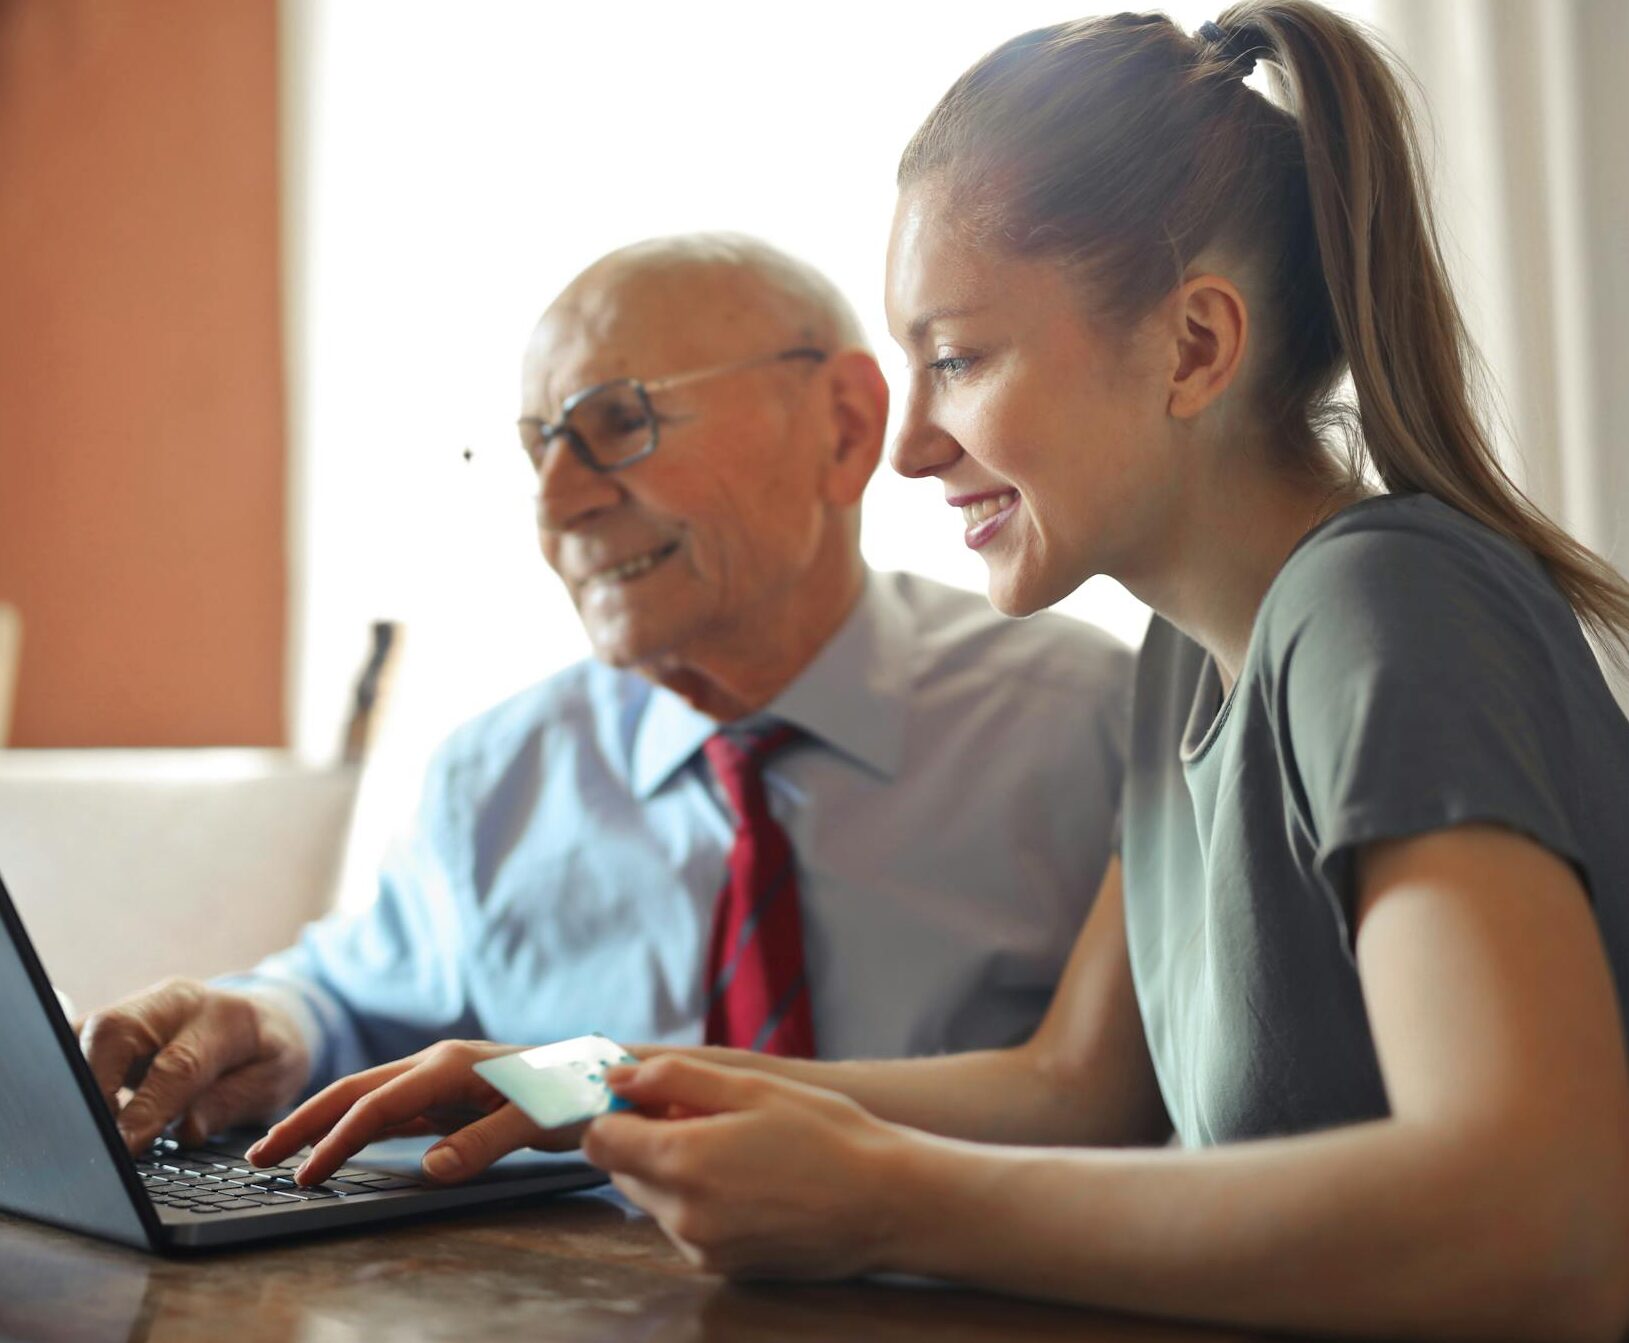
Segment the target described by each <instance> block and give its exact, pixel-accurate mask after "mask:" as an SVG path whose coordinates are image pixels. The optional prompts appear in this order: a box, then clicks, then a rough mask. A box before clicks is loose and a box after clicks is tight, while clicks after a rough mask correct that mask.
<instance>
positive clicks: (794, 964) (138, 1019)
mask: <svg viewBox="0 0 1629 1343" xmlns="http://www.w3.org/2000/svg"><path fill="white" fill-rule="evenodd" d="M887 403H888V397H887V388H886V385H885V383H884V381H883V378H882V375H881V373H880V372H879V370H878V368H877V364H876V361H875V360H874V359H873V357H872V356H871V355H870V353H868V352H867V351H866V349H865V348H864V344H863V339H862V336H861V333H860V328H859V325H858V323H857V322H856V320H855V318H854V316H853V314H852V312H851V311H850V309H849V308H848V306H847V305H846V304H845V303H844V301H843V300H842V299H841V297H840V296H839V295H838V294H837V293H836V291H835V290H834V289H833V288H832V286H831V285H830V284H829V283H828V282H827V281H826V280H825V279H824V278H823V277H821V276H820V275H819V274H817V273H816V272H814V271H813V270H811V269H810V268H809V267H807V266H805V265H803V264H802V263H800V262H797V261H794V260H793V259H791V258H789V257H787V256H784V255H782V254H781V253H779V252H777V251H775V250H773V249H771V248H769V247H767V246H765V245H764V244H761V243H758V242H755V241H752V240H749V239H745V238H739V237H733V236H704V237H689V238H679V239H667V240H660V241H655V242H649V243H645V244H641V245H638V246H634V247H630V248H627V249H625V250H622V251H619V252H616V253H613V254H612V255H610V256H608V257H606V258H604V259H603V260H601V261H599V262H597V263H596V264H595V265H593V266H591V267H590V268H589V269H588V270H587V271H586V272H585V273H584V274H582V275H581V276H580V277H579V278H578V279H577V280H575V281H574V282H573V283H572V284H571V285H570V286H569V287H568V288H567V289H566V291H565V292H564V293H563V294H561V296H560V297H559V298H558V299H557V300H556V301H555V302H554V304H553V305H552V306H551V307H550V308H549V310H548V311H547V313H546V314H545V315H544V317H543V319H542V321H541V323H540V324H539V326H538V327H537V330H536V333H535V335H534V336H533V338H532V341H531V344H530V346H529V348H528V350H527V353H526V358H525V362H524V372H523V410H524V416H523V418H522V419H521V421H520V428H521V438H522V441H523V443H524V446H525V448H526V451H527V452H528V454H529V455H530V457H531V460H532V463H533V465H534V466H535V467H536V470H537V478H538V504H537V521H538V530H539V533H540V536H541V539H542V548H543V553H544V556H545V557H546V559H547V560H548V562H549V564H550V565H551V566H552V567H553V568H554V570H555V571H556V572H557V573H558V574H559V575H560V577H561V579H562V580H563V581H564V582H565V584H566V586H567V588H568V589H569V590H570V593H571V595H572V598H573V601H574V602H575V604H576V607H577V610H578V612H579V614H580V616H581V618H582V621H583V624H584V626H585V628H586V629H587V631H588V633H589V635H590V638H591V640H592V643H593V648H594V652H595V655H596V656H595V658H594V659H593V660H591V661H589V662H585V663H583V664H581V665H578V666H575V667H572V668H570V669H568V670H567V671H565V672H562V673H560V674H559V675H557V676H554V677H552V678H551V679H549V680H547V681H545V682H543V683H542V684H540V685H538V686H536V687H535V688H533V689H532V690H530V691H527V692H526V693H524V694H521V695H519V696H518V697H516V698H514V699H512V700H510V701H508V702H507V703H504V704H501V705H499V706H498V707H497V708H495V709H493V710H491V711H489V712H488V713H486V714H484V715H483V716H481V717H480V718H478V719H476V720H475V721H473V722H471V723H469V724H467V725H465V726H464V727H463V728H462V729H461V730H460V731H458V732H457V733H456V734H455V735H454V736H453V737H452V738H451V740H450V742H449V743H448V744H447V745H446V746H445V747H444V748H443V749H442V751H441V752H440V754H439V756H438V758H437V760H436V761H435V763H434V765H433V766H432V768H431V770H430V773H429V776H428V782H427V786H426V789H425V796H424V799H423V803H422V810H421V813H420V815H419V817H418V820H417V823H416V826H415V829H414V832H413V834H412V838H411V841H410V842H409V843H408V844H406V845H405V846H404V847H403V849H402V851H401V852H400V853H398V854H397V855H396V856H395V857H394V858H393V859H392V860H391V861H390V862H389V863H388V864H387V866H386V868H385V870H384V872H383V874H382V877H381V881H380V888H379V894H378V898H377V900H376V902H375V903H374V904H373V906H372V907H371V908H370V909H368V910H367V911H365V912H363V913H360V914H358V915H354V916H348V917H334V918H330V919H328V920H326V921H323V922H320V923H317V924H314V925H312V926H311V927H310V928H308V929H307V931H306V932H305V934H304V935H303V937H302V939H301V941H300V942H299V944H298V945H297V946H295V947H293V948H291V949H290V950H288V951H285V952H282V953H279V954H277V955H274V956H272V957H270V958H269V959H268V960H266V961H265V962H263V963H262V964H261V965H260V966H259V967H257V969H256V970H255V971H253V972H252V973H250V974H248V975H243V976H238V977H235V978H234V979H231V980H228V981H223V982H219V983H216V984H213V985H204V984H199V983H193V982H187V981H182V982H171V983H168V984H165V985H161V986H159V987H157V988H155V989H152V990H150V991H148V992H146V993H144V994H140V995H137V996H136V997H134V998H132V999H128V1000H126V1001H125V1002H123V1003H120V1004H118V1005H116V1006H114V1007H112V1008H109V1009H106V1010H104V1011H102V1012H100V1013H97V1014H96V1015H94V1016H93V1017H92V1018H91V1019H90V1020H89V1021H88V1022H87V1023H86V1024H85V1026H84V1029H83V1044H84V1047H85V1050H86V1053H87V1055H88V1056H89V1058H90V1061H91V1065H92V1069H93V1071H94V1072H95V1074H96V1077H97V1080H98V1082H99V1084H100V1086H101V1088H102V1090H103V1091H104V1093H105V1094H106V1096H107V1098H108V1100H109V1103H110V1104H112V1105H114V1106H115V1108H116V1109H117V1107H118V1098H119V1095H120V1091H121V1088H122V1087H124V1086H126V1085H128V1084H130V1083H132V1082H137V1083H138V1085H137V1086H136V1089H135V1091H134V1094H133V1096H132V1097H131V1098H130V1099H129V1100H128V1101H127V1103H126V1104H125V1105H124V1108H123V1110H122V1112H121V1113H120V1114H119V1124H120V1128H121V1130H122V1131H123V1133H124V1135H125V1137H126V1139H127V1141H129V1143H130V1144H131V1145H132V1147H133V1148H139V1147H141V1146H143V1145H145V1144H147V1143H148V1142H150V1141H151V1140H152V1139H153V1138H154V1137H155V1136H157V1135H158V1134H159V1132H160V1131H161V1130H162V1129H163V1128H164V1127H165V1126H166V1125H168V1124H169V1123H171V1122H172V1121H174V1120H176V1119H178V1118H179V1119H181V1120H182V1124H181V1136H182V1137H183V1139H185V1140H187V1141H195V1140H197V1139H198V1138H199V1137H201V1136H202V1135H203V1134H205V1133H207V1132H211V1131H214V1130H217V1129H220V1128H224V1127H227V1126H229V1125H231V1124H234V1123H238V1122H244V1121H252V1120H262V1119H265V1118H267V1117H269V1116H271V1115H273V1114H274V1113H276V1112H278V1111H280V1110H281V1109H283V1108H285V1107H287V1106H288V1105H289V1104H290V1103H291V1102H293V1101H294V1100H295V1099H296V1098H298V1097H299V1096H300V1095H302V1094H304V1093H308V1092H310V1091H312V1090H314V1089H315V1088H317V1087H318V1086H321V1085H323V1084H325V1083H327V1082H328V1081H330V1080H331V1079H334V1078H336V1077H338V1076H340V1075H342V1074H346V1073H351V1072H354V1071H356V1070H358V1069H361V1068H364V1067H367V1066H369V1065H376V1064H380V1063H382V1062H383V1061H385V1060H390V1059H395V1058H397V1057H398V1056H401V1055H405V1054H408V1053H410V1052H412V1051H414V1050H417V1049H421V1048H423V1047H425V1046H426V1045H428V1044H430V1043H431V1042H434V1041H437V1040H440V1039H443V1038H445V1037H455V1036H462V1037H482V1038H486V1039H490V1040H495V1041H508V1042H543V1041H547V1040H551V1039H558V1038H561V1037H565V1036H570V1035H576V1034H581V1033H585V1032H588V1031H591V1030H600V1031H604V1032H606V1033H607V1034H610V1035H612V1036H613V1037H615V1038H618V1039H623V1040H642V1041H651V1042H669V1043H694V1042H697V1041H702V1040H706V1041H709V1042H715V1043H723V1044H733V1045H740V1046H745V1047H749V1048H757V1049H761V1050H768V1051H774V1052H780V1053H787V1054H812V1053H815V1052H818V1053H820V1054H821V1055H824V1056H827V1057H855V1056H897V1055H905V1054H920V1053H932V1052H938V1051H946V1050H964V1049H972V1048H980V1047H987V1046H996V1045H1001V1044H1006V1043H1011V1042H1014V1041H1017V1040H1019V1039H1022V1038H1024V1037H1026V1036H1027V1035H1028V1034H1029V1033H1030V1032H1031V1030H1032V1029H1033V1028H1034V1026H1035V1025H1036V1023H1037V1021H1038V1019H1039V1017H1040V1014H1041V1012H1042V1010H1043V1009H1044V1008H1045V1006H1046V1003H1047V1002H1048V1000H1049V998H1050V995H1051V992H1052V988H1053V985H1054V983H1055V981H1056V980H1057V978H1058V976H1059V974H1060V972H1061V971H1062V968H1063V963H1064V958H1065V956H1066V955H1067V953H1068V949H1069V947H1070V946H1071V945H1072V943H1073V940H1074V936H1075V933H1076V931H1077V929H1078V928H1079V926H1080V924H1081V922H1082V921H1083V919H1084V917H1085V915H1086V912H1087V904H1088V901H1089V899H1090V893H1091V892H1093V891H1094V890H1095V889H1096V887H1097V884H1098V879H1099V876H1100V875H1101V873H1102V870H1103V868H1104V866H1105V864H1106V862H1107V858H1108V852H1109V847H1110V833H1111V828H1112V825H1113V821H1114V816H1115V808H1116V796H1117V792H1118V787H1119V781H1120V774H1121V765H1122V751H1123V744H1122V733H1123V726H1124V722H1125V719H1126V715H1127V710H1128V705H1127V699H1128V695H1129V669H1130V668H1129V663H1130V658H1129V655H1128V654H1127V653H1126V651H1125V650H1124V649H1122V648H1120V647H1119V646H1118V645H1115V644H1114V643H1112V642H1111V641H1110V640H1108V639H1107V638H1105V637H1104V636H1102V635H1100V634H1098V633H1096V632H1095V631H1093V630H1091V629H1089V628H1087V627H1085V626H1082V625H1078V624H1076V623H1074V622H1072V621H1069V620H1066V619H1063V618H1060V617H1056V616H1047V615H1042V616H1038V617H1036V618H1035V619H1033V620H1029V621H1025V622H1022V623H1018V622H1006V621H1003V620H1002V619H1000V618H999V617H997V616H995V615H993V614H992V613H991V612H990V610H989V608H988V607H987V605H986V604H985V602H984V601H983V599H982V598H980V597H977V596H973V595H971V594H966V593H962V592H958V591H954V590H951V589H948V588H945V587H941V586H939V585H937V584H934V583H931V582H928V581H926V580H924V579H922V578H917V577H911V576H907V575H900V574H892V575H884V574H877V573H870V572H868V570H867V568H866V566H865V564H864V562H863V561H862V560H861V557H860V549H859V524H860V498H861V495H862V493H863V492H864V489H865V486H866V482H867V481H868V480H869V479H870V477H871V474H872V471H873V469H874V467H875V466H876V463H877V460H878V457H879V455H880V452H881V448H882V442H883V436H884V425H885V420H886V417H887Z"/></svg>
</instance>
